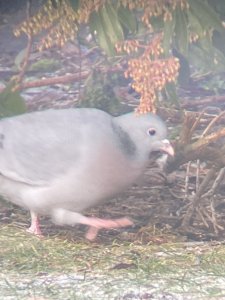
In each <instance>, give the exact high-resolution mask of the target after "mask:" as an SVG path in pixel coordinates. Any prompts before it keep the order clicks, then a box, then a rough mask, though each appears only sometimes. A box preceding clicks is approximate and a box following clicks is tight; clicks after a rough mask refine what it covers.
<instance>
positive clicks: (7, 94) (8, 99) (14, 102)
mask: <svg viewBox="0 0 225 300" xmlns="http://www.w3.org/2000/svg"><path fill="white" fill-rule="evenodd" d="M25 112H26V105H25V101H24V99H23V97H21V96H20V93H19V92H18V91H12V85H8V86H7V87H6V88H5V89H4V91H3V92H2V93H0V118H4V117H10V116H14V115H19V114H23V113H25Z"/></svg>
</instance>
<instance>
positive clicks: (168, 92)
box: [164, 82, 180, 107]
mask: <svg viewBox="0 0 225 300" xmlns="http://www.w3.org/2000/svg"><path fill="white" fill-rule="evenodd" d="M164 92H165V96H166V98H167V99H168V100H169V101H170V102H171V103H173V104H175V105H176V106H177V107H179V105H180V103H179V98H178V96H177V92H176V85H175V83H174V82H169V83H167V84H166V86H165V88H164Z"/></svg>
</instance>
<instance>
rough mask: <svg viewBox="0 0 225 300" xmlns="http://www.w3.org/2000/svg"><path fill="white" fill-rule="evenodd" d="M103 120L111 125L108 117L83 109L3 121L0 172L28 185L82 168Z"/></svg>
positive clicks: (24, 116) (48, 112)
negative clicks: (72, 169)
mask: <svg viewBox="0 0 225 300" xmlns="http://www.w3.org/2000/svg"><path fill="white" fill-rule="evenodd" d="M94 120H95V121H94ZM106 120H107V121H109V122H110V116H109V115H107V114H104V113H103V114H102V113H101V112H100V113H99V112H98V111H95V110H93V111H92V110H85V109H81V110H73V109H70V110H61V111H60V110H59V111H57V110H49V111H45V112H37V113H31V114H25V115H21V116H18V117H13V118H7V119H3V120H1V121H0V173H1V174H2V175H3V176H5V177H8V178H10V179H12V180H16V181H21V182H25V183H27V184H32V185H43V184H44V185H45V184H49V183H50V182H51V181H52V180H54V179H55V178H57V177H59V176H60V175H61V174H63V173H66V172H68V171H69V170H70V169H71V168H76V167H78V168H82V166H81V164H82V162H83V161H84V159H85V157H83V156H85V155H89V156H90V155H91V151H92V148H93V147H94V145H95V140H96V139H98V138H99V139H101V138H102V136H101V134H102V133H100V134H99V128H100V127H101V126H104V125H103V124H104V123H105V122H106ZM93 121H94V122H93ZM93 124H94V125H93ZM100 132H101V130H100ZM103 135H104V133H103ZM106 135H107V133H106Z"/></svg>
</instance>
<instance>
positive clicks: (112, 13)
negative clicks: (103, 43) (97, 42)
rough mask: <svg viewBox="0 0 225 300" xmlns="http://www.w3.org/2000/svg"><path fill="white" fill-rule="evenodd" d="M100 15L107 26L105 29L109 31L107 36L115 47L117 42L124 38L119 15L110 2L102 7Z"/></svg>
mask: <svg viewBox="0 0 225 300" xmlns="http://www.w3.org/2000/svg"><path fill="white" fill-rule="evenodd" d="M100 13H101V15H102V21H103V24H104V25H105V29H106V30H107V34H108V36H109V38H110V40H111V41H112V43H113V44H114V45H115V43H116V42H117V41H119V40H122V39H123V38H124V36H123V28H122V26H121V24H120V22H119V18H118V14H117V12H116V10H115V8H114V6H113V5H112V4H111V3H110V2H109V3H107V4H105V5H104V6H103V7H102V9H101V10H100Z"/></svg>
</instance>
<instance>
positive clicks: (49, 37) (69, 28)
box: [14, 0, 106, 51]
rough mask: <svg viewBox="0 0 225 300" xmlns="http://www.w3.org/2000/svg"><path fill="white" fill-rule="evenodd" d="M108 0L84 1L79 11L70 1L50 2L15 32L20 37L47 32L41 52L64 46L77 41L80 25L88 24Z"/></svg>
mask: <svg viewBox="0 0 225 300" xmlns="http://www.w3.org/2000/svg"><path fill="white" fill-rule="evenodd" d="M105 2H106V0H83V1H81V2H80V3H81V4H80V7H79V9H78V10H77V11H74V10H73V8H72V7H71V5H70V2H69V1H68V0H62V1H60V0H55V5H54V6H53V1H51V0H48V1H47V2H46V4H45V5H44V6H43V7H42V8H41V9H40V11H39V12H38V13H37V14H36V15H34V16H33V17H31V18H30V19H29V20H26V21H24V22H23V23H22V24H21V25H20V26H18V27H17V28H16V29H15V30H14V34H15V35H16V36H19V35H20V34H21V33H25V34H27V35H28V36H33V35H36V34H38V33H40V32H42V31H43V30H46V35H45V36H44V37H43V38H42V39H41V41H40V43H39V46H38V49H39V50H40V51H41V50H43V49H46V48H50V47H52V46H54V45H57V46H61V47H62V46H63V45H64V44H65V43H66V42H67V41H68V40H73V39H75V37H76V35H77V31H78V24H82V23H87V22H88V20H89V17H90V15H91V13H92V12H93V11H98V10H99V9H100V7H102V5H103V4H104V3H105Z"/></svg>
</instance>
